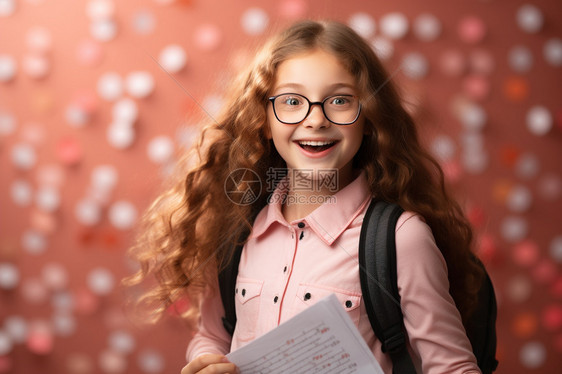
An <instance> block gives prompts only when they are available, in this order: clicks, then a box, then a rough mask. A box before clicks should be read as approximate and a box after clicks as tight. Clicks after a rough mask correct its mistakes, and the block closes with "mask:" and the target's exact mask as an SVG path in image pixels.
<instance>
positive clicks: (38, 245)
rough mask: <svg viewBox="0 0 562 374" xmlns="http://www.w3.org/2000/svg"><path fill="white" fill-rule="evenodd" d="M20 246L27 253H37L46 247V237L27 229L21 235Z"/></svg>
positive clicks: (43, 250)
mask: <svg viewBox="0 0 562 374" xmlns="http://www.w3.org/2000/svg"><path fill="white" fill-rule="evenodd" d="M21 244H22V247H23V249H25V250H26V251H27V252H28V253H30V254H34V255H38V254H41V253H43V252H45V250H46V249H47V239H46V238H45V236H44V235H43V234H41V233H39V232H37V231H35V230H27V231H25V232H24V233H23V235H22V243H21Z"/></svg>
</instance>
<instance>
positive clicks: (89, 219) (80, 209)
mask: <svg viewBox="0 0 562 374" xmlns="http://www.w3.org/2000/svg"><path fill="white" fill-rule="evenodd" d="M74 215H75V216H76V219H77V220H78V222H80V223H81V224H82V225H84V226H95V225H97V224H98V223H99V222H100V221H101V218H102V211H101V206H100V205H99V204H98V203H97V202H96V201H94V200H92V199H88V198H86V199H82V200H80V201H79V202H78V203H77V204H76V208H75V209H74Z"/></svg>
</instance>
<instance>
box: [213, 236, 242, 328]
mask: <svg viewBox="0 0 562 374" xmlns="http://www.w3.org/2000/svg"><path fill="white" fill-rule="evenodd" d="M242 248H244V247H243V246H242V245H239V246H237V247H236V248H235V250H234V254H233V255H232V258H231V260H230V262H229V263H228V264H227V265H226V267H225V268H224V269H223V270H222V271H221V272H220V273H219V290H220V293H221V300H222V305H223V307H224V317H222V325H223V326H224V328H225V330H226V331H227V332H228V333H229V334H230V335H232V334H234V327H235V326H236V304H235V299H234V296H235V295H234V292H235V289H236V278H237V277H238V265H239V264H240V257H241V256H242Z"/></svg>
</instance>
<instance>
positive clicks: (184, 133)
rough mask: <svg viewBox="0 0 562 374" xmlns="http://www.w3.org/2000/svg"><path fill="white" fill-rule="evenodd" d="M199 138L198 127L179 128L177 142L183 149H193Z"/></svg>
mask: <svg viewBox="0 0 562 374" xmlns="http://www.w3.org/2000/svg"><path fill="white" fill-rule="evenodd" d="M198 138H199V131H198V128H197V127H196V126H183V127H180V128H178V130H177V133H176V141H177V142H178V144H179V145H180V146H182V147H183V148H191V147H192V146H193V145H194V144H195V142H196V141H197V139H198Z"/></svg>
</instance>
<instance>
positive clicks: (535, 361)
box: [519, 342, 546, 369]
mask: <svg viewBox="0 0 562 374" xmlns="http://www.w3.org/2000/svg"><path fill="white" fill-rule="evenodd" d="M519 360H521V364H523V366H524V367H526V368H527V369H537V368H539V367H541V366H543V364H544V361H545V360H546V349H545V348H544V345H543V344H542V343H539V342H530V343H527V344H525V345H524V346H523V347H522V348H521V351H520V352H519Z"/></svg>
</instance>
